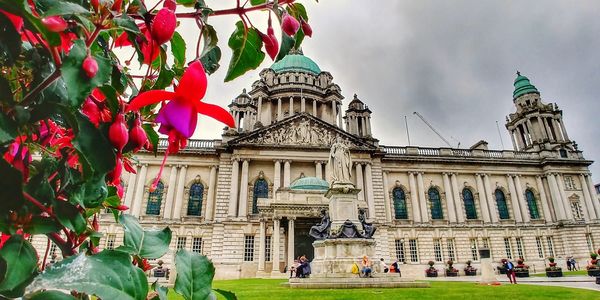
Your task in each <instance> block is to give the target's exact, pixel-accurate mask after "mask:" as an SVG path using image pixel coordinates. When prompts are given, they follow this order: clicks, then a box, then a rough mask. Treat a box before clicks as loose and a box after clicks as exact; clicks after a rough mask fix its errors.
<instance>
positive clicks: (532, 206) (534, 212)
mask: <svg viewBox="0 0 600 300" xmlns="http://www.w3.org/2000/svg"><path fill="white" fill-rule="evenodd" d="M525 196H526V197H527V206H529V215H530V216H531V218H532V219H539V218H540V213H539V212H538V207H537V203H536V202H535V196H534V195H533V192H532V191H531V190H527V191H526V192H525Z"/></svg>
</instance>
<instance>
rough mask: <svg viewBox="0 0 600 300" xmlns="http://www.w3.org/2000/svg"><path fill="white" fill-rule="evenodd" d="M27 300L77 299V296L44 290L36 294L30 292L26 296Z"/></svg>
mask: <svg viewBox="0 0 600 300" xmlns="http://www.w3.org/2000/svg"><path fill="white" fill-rule="evenodd" d="M24 299H26V300H77V298H75V297H73V296H71V295H68V294H65V293H62V292H59V291H43V292H39V293H35V294H29V295H26V296H25V297H24Z"/></svg>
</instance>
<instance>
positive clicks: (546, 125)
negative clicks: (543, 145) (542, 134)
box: [542, 117, 554, 140]
mask: <svg viewBox="0 0 600 300" xmlns="http://www.w3.org/2000/svg"><path fill="white" fill-rule="evenodd" d="M542 123H543V124H544V128H545V129H546V133H547V136H548V139H550V140H551V139H554V137H553V136H552V130H550V127H549V126H548V120H547V118H545V117H544V118H542Z"/></svg>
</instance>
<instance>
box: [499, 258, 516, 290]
mask: <svg viewBox="0 0 600 300" xmlns="http://www.w3.org/2000/svg"><path fill="white" fill-rule="evenodd" d="M502 264H503V265H504V269H505V270H506V276H508V281H510V283H513V284H517V277H516V276H515V265H514V264H513V263H512V262H511V261H509V260H508V259H506V258H503V259H502Z"/></svg>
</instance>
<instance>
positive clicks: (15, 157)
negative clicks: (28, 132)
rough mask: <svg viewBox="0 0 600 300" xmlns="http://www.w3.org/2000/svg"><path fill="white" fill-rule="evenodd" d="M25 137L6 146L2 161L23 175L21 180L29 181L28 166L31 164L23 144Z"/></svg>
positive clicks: (27, 149)
mask: <svg viewBox="0 0 600 300" xmlns="http://www.w3.org/2000/svg"><path fill="white" fill-rule="evenodd" d="M25 140H27V136H20V137H17V138H16V139H15V141H14V142H13V143H12V144H10V145H9V146H8V151H7V152H6V153H4V159H5V160H6V161H7V162H8V163H9V164H11V165H12V166H13V167H14V168H15V169H17V170H19V171H20V172H21V173H22V174H23V179H24V180H27V179H29V164H30V163H31V160H32V158H31V153H30V152H29V148H27V146H26V145H25V144H24V143H25Z"/></svg>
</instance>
